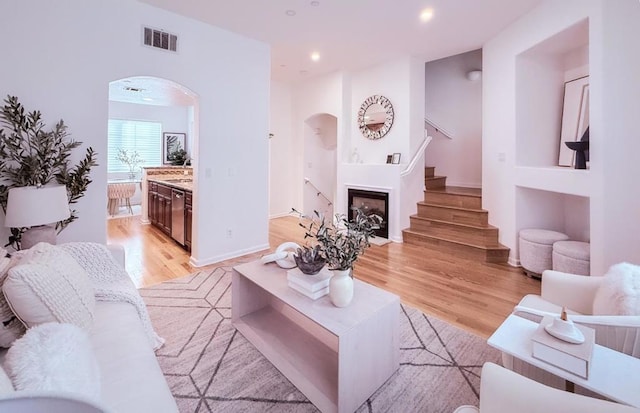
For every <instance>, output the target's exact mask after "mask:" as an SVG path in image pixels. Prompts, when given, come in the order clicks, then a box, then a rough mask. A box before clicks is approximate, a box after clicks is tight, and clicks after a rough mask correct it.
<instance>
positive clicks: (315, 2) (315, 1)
mask: <svg viewBox="0 0 640 413" xmlns="http://www.w3.org/2000/svg"><path fill="white" fill-rule="evenodd" d="M311 5H312V6H313V7H318V6H319V5H320V2H319V1H317V0H313V1H312V2H311Z"/></svg>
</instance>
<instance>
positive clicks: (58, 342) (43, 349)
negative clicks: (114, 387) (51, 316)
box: [5, 323, 100, 400]
mask: <svg viewBox="0 0 640 413" xmlns="http://www.w3.org/2000/svg"><path fill="white" fill-rule="evenodd" d="M5 364H6V367H7V371H8V373H9V376H10V377H11V380H12V382H13V384H14V386H15V388H16V390H26V391H53V392H60V393H61V394H67V393H72V394H73V393H77V394H79V395H81V396H84V397H88V398H90V399H95V400H99V399H100V371H99V368H98V362H97V360H96V357H95V356H94V354H93V349H92V347H91V342H90V341H89V337H88V335H87V333H86V332H85V331H84V330H82V329H81V328H79V327H77V326H75V325H73V324H60V323H45V324H41V325H39V326H36V327H33V328H30V329H29V330H27V332H26V334H25V335H24V336H22V338H20V339H18V340H16V341H15V342H14V343H13V345H12V346H11V348H10V349H9V351H8V352H7V355H6V358H5Z"/></svg>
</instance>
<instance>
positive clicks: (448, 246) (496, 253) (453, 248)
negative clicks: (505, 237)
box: [402, 229, 509, 263]
mask: <svg viewBox="0 0 640 413" xmlns="http://www.w3.org/2000/svg"><path fill="white" fill-rule="evenodd" d="M402 235H403V239H404V242H406V243H407V244H410V245H420V246H423V247H425V248H431V249H435V250H437V251H441V252H446V253H449V254H454V255H456V256H458V257H460V258H465V259H471V260H482V261H485V262H495V263H498V262H506V261H507V260H508V258H509V248H507V247H505V246H504V245H501V244H498V245H497V246H490V247H487V246H483V245H475V244H472V243H468V242H460V241H455V240H450V239H442V238H437V237H433V236H430V235H426V234H423V233H420V232H415V231H412V230H411V229H405V230H404V231H402Z"/></svg>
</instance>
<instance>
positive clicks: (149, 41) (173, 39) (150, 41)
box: [143, 27, 178, 52]
mask: <svg viewBox="0 0 640 413" xmlns="http://www.w3.org/2000/svg"><path fill="white" fill-rule="evenodd" d="M143 43H144V44H145V45H146V46H151V47H157V48H158V49H163V50H169V51H171V52H175V51H177V50H178V36H176V35H175V34H171V33H167V32H165V31H163V30H158V29H153V28H151V27H145V28H144V33H143Z"/></svg>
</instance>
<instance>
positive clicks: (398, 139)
mask: <svg viewBox="0 0 640 413" xmlns="http://www.w3.org/2000/svg"><path fill="white" fill-rule="evenodd" d="M410 74H411V59H410V58H408V57H405V58H401V59H396V60H394V61H390V62H387V63H385V64H381V65H378V66H374V67H371V68H368V69H366V70H362V71H360V72H356V73H353V74H352V77H351V113H350V119H349V124H350V125H351V127H350V135H349V152H347V154H351V153H352V152H353V150H354V149H355V148H357V149H358V153H359V154H360V159H361V160H362V162H363V163H365V164H384V163H385V162H386V160H387V155H388V154H392V153H395V152H400V153H401V158H400V161H401V163H407V162H408V160H409V157H410V156H411V154H410V136H411V129H410V125H411V123H410V122H411V116H410V115H411V112H410V109H411V100H410V83H409V79H410ZM373 95H382V96H384V97H386V98H387V99H389V101H390V102H391V104H392V105H393V111H394V119H393V125H392V126H391V129H390V130H389V132H388V133H387V134H386V135H385V136H384V137H383V138H381V139H376V140H371V139H367V138H365V137H364V136H363V135H362V133H360V129H359V128H358V123H357V122H356V117H357V114H358V110H359V109H360V106H361V105H362V103H363V102H364V101H365V100H366V99H367V98H368V97H369V96H373ZM342 161H343V162H349V159H348V157H347V158H342Z"/></svg>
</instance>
